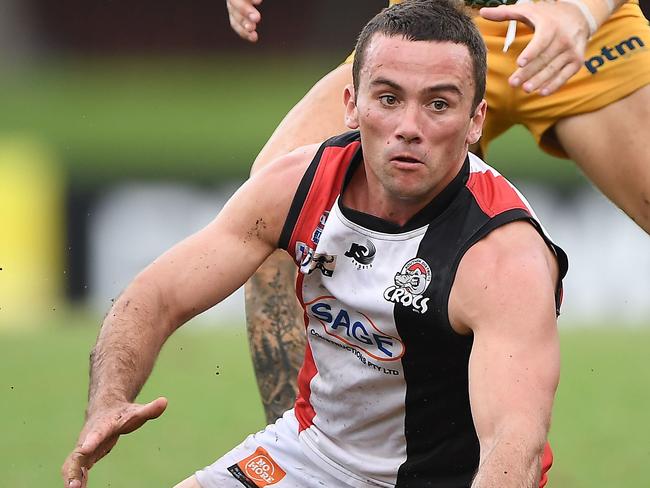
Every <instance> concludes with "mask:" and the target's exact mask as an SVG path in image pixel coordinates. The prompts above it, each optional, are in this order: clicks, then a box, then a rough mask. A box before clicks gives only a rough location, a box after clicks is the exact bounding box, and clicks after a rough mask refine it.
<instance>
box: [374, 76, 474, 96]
mask: <svg viewBox="0 0 650 488" xmlns="http://www.w3.org/2000/svg"><path fill="white" fill-rule="evenodd" d="M382 85H386V86H389V87H391V88H392V89H393V90H395V91H403V88H402V87H401V86H400V85H399V84H397V83H395V82H394V81H392V80H389V79H388V78H376V79H374V80H372V81H371V82H370V86H371V87H376V86H382ZM444 91H446V92H453V93H456V94H457V95H459V96H463V92H462V90H461V89H460V88H458V86H457V85H454V84H453V83H442V84H439V85H433V86H429V87H427V88H425V89H424V92H425V93H426V94H427V95H428V94H430V93H436V92H444Z"/></svg>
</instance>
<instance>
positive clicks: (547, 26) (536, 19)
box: [480, 1, 590, 95]
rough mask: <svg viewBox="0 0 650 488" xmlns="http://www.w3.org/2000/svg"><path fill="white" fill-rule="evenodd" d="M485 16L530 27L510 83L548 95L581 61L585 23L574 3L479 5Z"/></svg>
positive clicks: (583, 49)
mask: <svg viewBox="0 0 650 488" xmlns="http://www.w3.org/2000/svg"><path fill="white" fill-rule="evenodd" d="M480 14H481V17H483V18H485V19H487V20H494V21H506V20H517V21H519V22H523V23H524V24H526V25H528V26H529V27H531V28H532V29H534V31H535V34H534V35H533V39H532V40H531V41H530V43H529V44H528V45H527V46H526V48H525V49H524V50H523V51H522V52H521V54H520V55H519V57H518V58H517V65H518V66H519V68H518V69H517V70H516V71H515V72H514V73H513V74H512V75H511V76H510V78H509V79H508V82H509V83H510V85H511V86H514V87H517V86H522V88H523V89H524V91H526V92H528V93H532V92H534V91H536V90H538V91H539V93H540V94H541V95H549V94H551V93H553V92H554V91H555V90H557V89H558V88H560V87H561V86H562V85H564V83H566V81H567V80H568V79H569V78H571V76H573V75H574V74H575V73H577V72H578V70H579V69H580V67H581V66H582V63H583V61H584V54H585V49H586V47H587V40H588V38H589V35H590V33H589V24H588V23H587V19H586V18H585V16H584V15H583V13H582V12H581V11H580V8H579V7H577V6H576V5H574V4H572V3H568V2H562V1H559V2H553V3H550V2H534V3H520V4H516V5H501V6H499V7H490V8H482V9H481V10H480Z"/></svg>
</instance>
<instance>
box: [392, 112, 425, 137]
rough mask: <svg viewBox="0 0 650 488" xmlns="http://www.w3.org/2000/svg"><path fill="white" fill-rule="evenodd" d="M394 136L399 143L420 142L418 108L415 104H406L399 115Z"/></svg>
mask: <svg viewBox="0 0 650 488" xmlns="http://www.w3.org/2000/svg"><path fill="white" fill-rule="evenodd" d="M395 136H396V137H397V139H398V140H399V141H400V142H406V143H418V142H422V128H421V123H420V107H419V106H418V104H416V103H410V104H407V105H406V106H405V107H404V110H403V111H402V112H401V113H400V115H399V120H398V123H397V127H396V129H395Z"/></svg>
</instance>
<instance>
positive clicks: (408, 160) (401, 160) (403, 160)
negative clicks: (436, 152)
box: [390, 154, 422, 164]
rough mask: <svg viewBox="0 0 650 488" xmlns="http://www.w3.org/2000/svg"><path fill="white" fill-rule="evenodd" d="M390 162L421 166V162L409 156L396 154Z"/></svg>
mask: <svg viewBox="0 0 650 488" xmlns="http://www.w3.org/2000/svg"><path fill="white" fill-rule="evenodd" d="M390 160H391V161H393V162H395V163H406V164H422V161H420V160H419V159H418V158H416V157H413V156H411V155H410V154H397V155H395V156H393V157H391V158H390Z"/></svg>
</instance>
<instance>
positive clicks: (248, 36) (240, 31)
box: [230, 16, 258, 42]
mask: <svg viewBox="0 0 650 488" xmlns="http://www.w3.org/2000/svg"><path fill="white" fill-rule="evenodd" d="M230 27H232V30H234V31H235V33H236V34H237V35H238V36H239V37H241V38H242V39H244V40H246V41H250V42H255V41H257V37H258V36H257V32H256V31H255V26H253V30H252V31H249V30H246V29H245V28H244V27H243V25H242V24H240V23H238V22H237V21H235V20H234V18H233V17H232V16H231V17H230ZM249 28H250V26H249Z"/></svg>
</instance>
